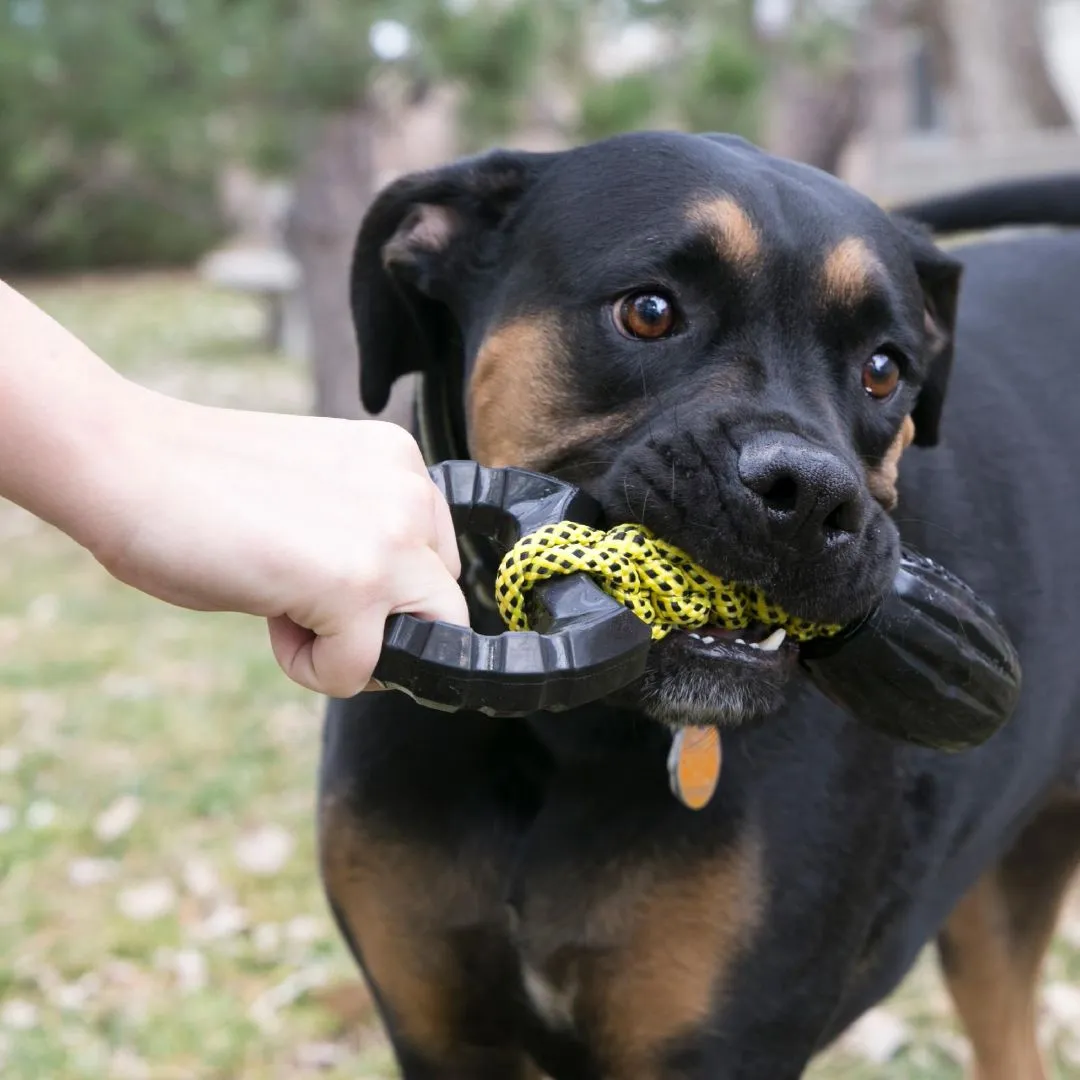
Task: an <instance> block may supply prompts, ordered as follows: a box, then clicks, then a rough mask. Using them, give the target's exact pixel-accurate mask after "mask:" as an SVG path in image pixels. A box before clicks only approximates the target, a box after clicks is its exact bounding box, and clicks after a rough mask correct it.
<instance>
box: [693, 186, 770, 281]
mask: <svg viewBox="0 0 1080 1080" xmlns="http://www.w3.org/2000/svg"><path fill="white" fill-rule="evenodd" d="M686 217H687V220H688V221H689V222H690V223H691V224H693V225H696V226H697V227H698V228H700V229H702V230H703V231H704V232H705V233H707V234H708V236H709V239H710V240H711V241H712V243H713V246H714V247H715V248H716V253H717V254H718V255H719V256H720V258H722V259H728V260H730V261H731V262H733V263H735V264H736V265H738V266H744V267H746V266H751V265H752V264H754V263H755V262H757V260H758V258H759V257H760V256H761V234H760V233H759V232H758V229H757V226H756V225H755V224H754V223H753V221H751V220H750V215H749V214H747V212H746V211H745V210H744V209H743V208H742V207H741V206H740V205H739V204H738V203H737V202H736V201H735V200H734V199H733V198H731V196H730V195H722V196H720V197H719V198H713V199H701V200H699V201H698V202H695V203H692V204H691V206H690V209H689V210H688V211H687V214H686Z"/></svg>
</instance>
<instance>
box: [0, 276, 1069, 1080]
mask: <svg viewBox="0 0 1080 1080" xmlns="http://www.w3.org/2000/svg"><path fill="white" fill-rule="evenodd" d="M24 288H25V290H26V291H27V292H28V293H29V294H30V295H31V296H32V297H33V298H34V299H35V300H37V301H38V302H39V303H40V304H42V305H43V306H44V307H45V308H46V310H48V311H49V312H50V313H52V314H54V315H55V316H56V317H57V318H59V319H60V320H61V321H62V322H64V323H65V324H66V325H68V326H69V327H71V328H72V329H73V330H74V331H76V332H77V333H79V334H80V335H82V336H83V337H84V338H85V339H86V340H87V341H88V342H89V343H90V344H91V345H92V346H94V347H95V348H96V349H97V350H98V351H100V352H101V353H102V355H104V356H106V357H107V358H108V359H109V360H110V361H111V362H112V363H114V364H115V365H116V366H117V367H119V368H121V369H122V370H124V371H125V372H127V373H129V374H130V375H132V376H133V377H135V378H137V379H139V380H140V381H143V382H146V383H147V384H152V385H154V386H157V387H160V388H162V389H166V390H168V391H170V392H172V393H175V394H177V395H181V396H186V397H190V398H192V399H195V400H201V401H207V402H214V403H219V404H235V405H247V406H251V407H255V408H267V409H280V410H294V411H301V410H303V409H304V408H306V405H307V386H306V382H305V379H304V372H303V370H302V369H301V368H299V367H298V366H297V365H295V364H293V363H290V362H288V361H286V360H283V359H281V358H279V357H275V356H272V355H269V354H267V353H266V352H265V351H263V350H262V349H261V348H260V345H259V329H260V322H259V313H258V311H257V309H256V308H255V307H254V305H253V304H251V303H249V302H248V301H246V300H245V299H243V298H236V297H232V296H227V295H222V294H219V293H214V292H211V291H208V290H207V289H205V288H204V287H202V286H200V285H199V284H198V283H197V282H195V281H194V280H193V279H190V278H187V277H184V276H174V275H150V276H140V277H137V278H88V279H80V280H71V281H66V282H62V283H47V284H39V283H26V284H24ZM0 552H2V557H0V897H2V900H0V1074H2V1075H3V1076H4V1077H5V1078H10V1080H43V1078H48V1080H75V1078H104V1077H108V1078H110V1080H187V1078H220V1080H225V1078H244V1080H277V1078H285V1077H289V1078H290V1080H292V1078H306V1077H316V1076H317V1077H322V1078H325V1080H336V1078H344V1077H350V1078H361V1077H388V1076H393V1075H394V1069H393V1065H392V1062H391V1059H390V1055H389V1053H388V1052H387V1049H386V1046H385V1044H384V1043H383V1041H382V1039H381V1037H380V1034H379V1032H378V1029H377V1025H375V1023H374V1021H373V1018H372V1016H371V1011H370V1005H369V1004H368V1003H367V1002H366V998H365V996H364V995H363V994H362V993H360V994H355V993H351V992H348V988H349V987H351V986H352V985H353V968H352V965H351V963H350V962H349V960H348V959H347V957H346V955H345V953H344V950H343V947H342V946H341V944H340V943H339V941H338V938H337V936H336V934H335V932H334V930H333V928H332V925H331V922H330V920H329V918H328V916H327V912H326V910H325V908H324V905H323V900H322V894H321V892H320V889H319V886H318V880H317V875H316V869H315V863H314V847H313V829H312V807H313V793H314V771H315V764H316V755H317V747H318V735H319V713H320V703H319V701H318V700H317V699H316V698H315V697H313V696H312V695H310V694H307V693H306V692H304V691H302V690H300V689H299V688H297V687H295V686H293V685H292V684H291V683H289V682H288V681H287V680H286V679H285V678H284V676H282V675H281V674H280V673H279V671H278V669H277V667H276V665H275V664H274V662H273V659H272V657H271V655H270V651H269V649H268V648H267V645H266V640H265V630H264V627H263V626H262V624H260V623H259V622H257V621H256V620H249V619H245V618H241V617H225V616H220V615H215V616H207V615H199V614H193V613H188V612H184V611H179V610H175V609H172V608H169V607H166V606H164V605H161V604H158V603H156V602H154V601H151V600H149V599H147V598H144V597H142V596H141V595H139V594H137V593H135V592H133V591H132V590H129V589H126V588H124V587H123V586H121V585H119V584H117V583H115V582H113V581H112V580H111V579H109V578H108V577H107V576H106V575H105V574H104V573H103V572H102V571H101V570H100V569H99V568H98V567H97V566H96V564H95V563H94V562H93V561H92V560H91V559H90V558H89V557H88V556H87V555H86V554H85V553H84V552H82V551H81V550H80V549H79V548H77V547H76V546H75V545H74V544H72V543H70V542H69V541H68V540H66V539H65V538H64V537H62V536H61V535H59V534H58V533H56V532H55V531H54V530H52V529H50V528H48V527H46V526H44V525H41V524H40V523H37V522H35V521H34V520H33V519H31V518H30V517H29V516H28V515H26V514H23V513H22V512H21V511H18V510H16V509H15V508H14V507H11V506H10V505H8V504H4V503H2V502H0ZM1078 974H1080V930H1078V923H1077V922H1076V921H1068V920H1067V921H1066V924H1065V926H1064V928H1063V934H1062V935H1061V938H1060V940H1059V942H1058V944H1057V945H1056V947H1055V951H1054V954H1053V956H1052V958H1051V961H1050V964H1049V968H1048V982H1049V983H1051V984H1052V985H1051V987H1050V993H1049V994H1048V996H1047V1006H1046V1008H1045V1010H1044V1013H1045V1015H1044V1027H1045V1035H1046V1038H1047V1041H1048V1045H1052V1046H1053V1048H1054V1051H1055V1055H1056V1058H1057V1073H1056V1075H1058V1076H1060V1077H1077V1078H1080V991H1078V990H1074V989H1073V988H1072V985H1073V984H1075V978H1076V976H1077V975H1078ZM963 1059H964V1043H963V1040H961V1039H959V1038H958V1037H957V1035H956V1033H955V1027H954V1025H953V1021H952V1018H951V1014H950V1012H949V1009H948V1006H947V1002H946V999H945V996H944V992H943V990H942V988H941V985H940V981H939V980H938V978H937V975H936V969H935V967H934V964H933V960H932V957H930V956H929V955H927V956H926V957H924V960H923V962H922V963H921V964H920V966H919V968H918V969H917V970H916V972H915V973H914V974H913V975H912V977H911V978H910V979H909V980H908V982H907V983H906V984H905V985H904V986H903V987H902V988H901V990H900V991H899V992H898V994H897V995H896V996H895V997H894V998H893V999H892V1000H891V1001H890V1002H888V1003H886V1005H885V1006H884V1007H883V1008H882V1009H879V1010H876V1011H875V1013H873V1014H871V1016H870V1017H869V1018H868V1020H867V1021H866V1022H865V1023H864V1024H862V1025H861V1026H860V1027H859V1028H858V1029H857V1030H856V1031H855V1032H853V1033H852V1034H851V1036H850V1037H849V1038H848V1039H847V1040H846V1041H845V1043H844V1044H843V1045H842V1046H841V1047H839V1048H838V1049H837V1050H835V1051H834V1052H833V1053H832V1054H831V1055H830V1056H829V1057H828V1059H827V1060H824V1061H822V1062H821V1063H819V1065H818V1066H817V1067H816V1069H815V1071H814V1073H813V1075H814V1077H815V1078H816V1080H870V1078H875V1080H877V1078H885V1080H914V1078H916V1077H918V1078H928V1080H959V1078H960V1077H961V1076H962V1075H963V1066H962V1062H963ZM1070 1061H1072V1062H1074V1063H1073V1064H1070Z"/></svg>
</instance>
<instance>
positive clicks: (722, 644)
mask: <svg viewBox="0 0 1080 1080" xmlns="http://www.w3.org/2000/svg"><path fill="white" fill-rule="evenodd" d="M673 636H674V637H675V638H676V640H677V641H679V643H680V645H681V647H682V648H684V649H686V650H688V651H689V652H691V653H693V654H695V655H697V656H702V657H705V658H707V659H716V660H741V661H747V662H750V663H758V662H768V661H769V660H770V659H776V658H778V657H779V655H780V654H781V652H782V651H787V650H794V649H795V648H796V647H797V646H796V645H795V643H794V642H793V641H791V640H790V639H789V638H788V633H787V631H786V630H785V629H784V628H783V627H782V626H775V627H774V626H766V625H765V624H764V623H761V622H754V623H751V624H750V625H749V626H746V627H744V628H743V629H741V630H728V629H727V628H726V627H723V626H703V627H701V628H700V629H698V630H676V631H675V632H674V635H673ZM785 646H786V649H785Z"/></svg>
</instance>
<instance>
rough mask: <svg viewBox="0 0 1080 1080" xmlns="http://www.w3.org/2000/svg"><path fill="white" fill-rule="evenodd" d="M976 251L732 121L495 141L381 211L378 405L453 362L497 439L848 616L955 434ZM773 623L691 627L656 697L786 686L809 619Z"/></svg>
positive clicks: (708, 711) (368, 295) (368, 279)
mask: <svg viewBox="0 0 1080 1080" xmlns="http://www.w3.org/2000/svg"><path fill="white" fill-rule="evenodd" d="M959 276H960V270H959V265H958V264H957V263H956V262H955V261H954V260H953V259H951V258H949V257H948V256H946V255H945V254H943V253H942V252H941V251H939V250H938V249H937V248H936V247H935V246H934V245H933V244H932V243H931V242H930V240H929V239H928V238H927V237H926V236H925V235H924V234H923V233H922V231H921V230H919V229H918V228H917V227H915V226H914V225H912V224H910V223H906V222H903V221H900V220H897V219H894V218H892V217H890V216H889V215H888V214H887V213H885V212H884V211H883V210H881V209H880V208H879V207H877V206H876V205H875V204H873V203H872V202H871V201H870V200H868V199H866V198H864V197H862V196H860V195H859V194H857V193H856V192H854V191H852V190H851V189H850V188H848V187H847V186H845V185H844V184H842V183H841V182H839V181H838V180H835V179H834V178H832V177H830V176H828V175H826V174H824V173H821V172H818V171H817V170H814V169H811V168H809V167H806V166H802V165H797V164H794V163H792V162H788V161H784V160H781V159H777V158H773V157H770V156H768V155H766V154H764V153H762V152H760V151H759V150H757V149H755V148H754V147H752V146H750V145H749V144H747V143H745V142H743V141H742V140H740V139H737V138H733V137H724V136H692V135H682V134H674V133H667V134H655V133H653V134H634V135H626V136H620V137H617V138H614V139H610V140H606V141H604V142H600V143H594V144H592V145H588V146H584V147H581V148H579V149H574V150H570V151H567V152H564V153H553V154H526V153H506V152H497V153H491V154H488V155H486V156H483V157H479V158H473V159H470V160H466V161H463V162H459V163H457V164H454V165H451V166H449V167H447V168H445V169H440V170H437V171H434V172H429V173H424V174H419V175H413V176H408V177H405V178H403V179H401V180H399V181H397V182H396V183H394V184H392V185H391V186H390V187H389V188H387V189H386V190H385V191H384V192H383V193H382V194H381V195H380V196H379V198H378V199H377V200H376V202H375V204H374V205H373V206H372V208H371V210H370V212H369V213H368V215H367V217H366V218H365V221H364V223H363V226H362V228H361V231H360V237H359V241H358V244H357V249H356V257H355V262H354V274H353V281H352V302H353V309H354V316H355V319H356V325H357V332H358V337H359V343H360V351H361V355H362V357H363V364H362V395H363V399H364V403H365V405H366V407H367V408H368V409H369V410H371V411H374V412H378V411H379V410H380V409H381V408H382V407H383V406H384V405H385V403H386V400H387V396H388V394H389V391H390V387H391V385H392V384H393V382H394V380H395V379H397V378H399V377H400V376H402V375H404V374H406V373H407V372H410V371H414V370H425V369H426V370H431V369H435V368H443V369H446V368H447V367H448V366H450V367H454V368H456V369H457V370H459V371H461V372H462V373H463V376H464V379H463V385H464V387H465V401H464V403H463V405H464V412H465V416H466V420H467V430H468V438H469V442H470V448H471V452H472V455H473V456H474V457H475V458H476V459H477V460H478V461H480V462H482V463H484V464H488V465H522V466H526V467H529V468H533V469H536V470H539V471H542V472H549V473H554V474H556V475H560V476H563V477H565V478H567V479H570V480H573V481H574V482H576V483H579V484H581V485H582V486H583V487H585V488H586V489H587V490H589V491H591V492H592V493H593V494H594V495H596V496H598V497H599V499H600V500H601V502H602V503H603V505H604V507H605V510H606V513H607V515H608V518H609V520H610V521H611V522H612V523H618V522H622V521H639V522H642V523H644V524H646V525H648V526H649V527H650V528H651V529H652V530H653V531H654V532H656V533H657V534H658V535H659V536H661V537H663V538H665V539H666V540H669V541H671V542H672V543H674V544H676V545H678V546H679V547H682V548H683V549H685V550H686V551H687V552H688V553H689V554H690V555H691V556H692V557H693V558H694V559H695V560H696V561H697V562H699V563H701V564H702V565H703V566H705V567H706V568H708V569H709V570H711V571H713V572H714V573H716V574H718V575H720V576H721V577H723V578H726V579H729V580H734V581H739V582H743V583H745V584H752V585H755V586H758V587H759V588H760V589H761V590H762V591H763V592H764V593H765V594H766V596H767V597H769V598H770V599H771V600H772V601H774V602H775V603H777V604H779V605H780V606H781V607H783V608H784V609H786V610H787V611H788V612H789V613H791V614H793V615H797V616H800V617H802V618H805V619H810V620H814V621H819V622H821V621H824V622H836V623H842V622H846V621H849V620H851V619H852V618H855V617H857V616H859V615H861V614H863V613H865V612H866V611H867V610H868V609H869V608H870V607H872V606H873V604H874V603H875V601H876V600H878V599H879V598H880V596H881V595H882V594H883V593H884V591H885V590H886V589H887V588H888V587H889V586H890V584H891V582H892V578H893V575H894V573H895V569H896V565H897V559H898V550H899V541H898V536H897V532H896V529H895V527H894V525H893V523H892V521H891V519H890V518H889V516H888V514H887V511H888V510H890V509H891V508H892V505H893V503H894V501H895V497H896V495H895V480H896V463H897V460H898V458H899V455H900V453H901V452H902V450H903V449H904V448H905V447H906V446H907V444H908V443H909V442H910V441H912V439H914V442H915V443H916V444H919V445H924V446H929V445H933V444H934V443H935V442H936V440H937V437H938V424H939V419H940V415H941V409H942V403H943V399H944V394H945V388H946V383H947V381H948V375H949V367H950V363H951V355H952V354H951V338H952V330H953V320H954V315H955V309H956V297H957V288H958V283H959ZM764 633H766V630H765V628H763V627H755V628H751V629H750V630H749V632H746V633H742V634H735V633H731V632H728V631H721V630H717V629H709V628H706V629H705V630H702V631H699V632H698V635H697V636H693V635H690V634H686V633H681V632H676V633H673V634H671V635H670V636H669V637H668V638H667V639H665V640H664V641H663V642H662V643H660V644H659V645H658V646H656V647H655V648H654V649H653V653H652V658H651V662H650V663H651V666H650V670H649V673H648V675H647V676H646V678H645V682H644V685H642V686H639V687H637V688H636V689H635V699H636V700H637V701H638V702H640V703H644V706H645V708H646V709H647V711H648V712H650V714H651V715H653V716H654V717H655V718H657V719H660V720H663V721H666V722H669V723H687V722H690V723H693V722H704V721H707V720H711V721H716V720H720V721H721V722H725V721H726V722H729V723H730V722H739V721H743V720H747V719H750V718H752V717H754V716H760V715H763V714H765V713H767V712H770V711H772V710H774V709H775V708H777V707H778V706H779V704H780V703H781V700H782V690H783V686H784V684H785V682H786V680H787V678H788V674H789V672H790V670H791V669H792V667H793V661H794V656H795V646H793V645H791V644H790V643H785V644H783V645H782V646H781V647H780V648H779V649H776V650H774V651H769V650H763V649H760V648H753V647H752V646H753V645H754V644H756V643H758V642H760V641H761V638H762V636H763V634H764ZM739 637H741V638H742V639H743V640H744V641H746V642H748V643H747V644H742V643H740V642H739V641H737V640H736V638H739ZM774 641H775V637H774V638H773V639H772V640H771V641H770V642H768V644H770V645H771V644H773V642H774Z"/></svg>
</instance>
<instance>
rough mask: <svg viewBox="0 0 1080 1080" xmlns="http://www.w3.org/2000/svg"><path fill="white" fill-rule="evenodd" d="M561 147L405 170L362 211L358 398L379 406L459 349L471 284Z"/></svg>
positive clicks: (356, 259) (370, 407)
mask: <svg viewBox="0 0 1080 1080" xmlns="http://www.w3.org/2000/svg"><path fill="white" fill-rule="evenodd" d="M555 156H556V155H555V154H534V153H525V152H521V153H517V152H508V151H493V152H491V153H488V154H485V155H483V156H481V157H477V158H470V159H466V160H464V161H460V162H457V163H456V164H453V165H449V166H447V167H446V168H442V169H436V170H432V171H431V172H424V173H414V174H411V175H409V176H404V177H402V178H401V179H400V180H397V181H395V182H394V183H392V184H391V185H390V186H389V187H387V188H386V189H385V190H384V191H383V192H382V193H381V194H380V195H379V196H378V197H377V198H376V200H375V202H374V203H373V204H372V206H371V208H370V209H369V210H368V212H367V214H366V215H365V217H364V220H363V223H362V224H361V226H360V234H359V237H358V238H357V242H356V249H355V251H354V253H353V264H352V277H351V284H350V293H351V304H352V315H353V323H354V325H355V327H356V337H357V344H358V345H359V349H360V397H361V400H362V401H363V403H364V408H365V409H366V410H367V411H368V412H370V413H379V412H381V411H382V410H383V409H384V408H385V407H386V403H387V400H388V399H389V397H390V389H391V387H392V386H393V385H394V382H395V381H396V380H397V379H399V378H401V376H403V375H407V374H408V373H409V372H411V371H420V370H424V369H425V368H428V367H430V366H431V365H434V364H439V363H450V362H452V355H453V354H454V353H460V349H461V334H460V327H459V318H460V317H461V314H462V312H461V304H462V302H463V298H464V292H465V286H466V285H467V283H468V281H469V278H470V277H471V275H472V274H474V273H475V271H476V269H477V268H478V267H481V266H483V265H484V264H485V263H486V262H487V261H488V260H490V259H491V258H492V257H493V255H494V254H495V253H496V252H497V250H498V247H497V245H498V243H499V242H500V240H501V238H502V237H503V236H504V235H505V233H506V230H507V227H508V224H509V222H510V219H511V217H512V215H513V212H514V210H515V209H516V208H517V206H518V205H519V204H520V202H521V199H522V198H523V196H524V195H525V194H526V193H527V192H528V191H529V189H530V188H531V187H532V185H533V184H534V183H535V182H536V180H537V179H538V178H539V177H540V176H541V175H542V173H543V171H544V168H545V167H546V166H547V164H549V163H550V161H551V160H552V159H553V158H554V157H555Z"/></svg>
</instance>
